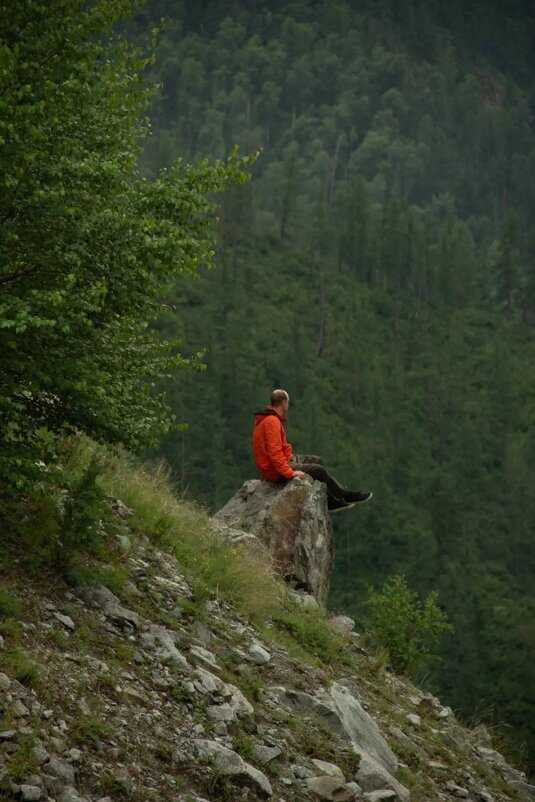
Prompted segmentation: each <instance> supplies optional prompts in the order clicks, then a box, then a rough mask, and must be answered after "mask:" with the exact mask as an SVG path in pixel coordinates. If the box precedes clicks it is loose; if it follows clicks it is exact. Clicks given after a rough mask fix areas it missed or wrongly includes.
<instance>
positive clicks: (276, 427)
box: [251, 390, 372, 512]
mask: <svg viewBox="0 0 535 802" xmlns="http://www.w3.org/2000/svg"><path fill="white" fill-rule="evenodd" d="M289 407H290V396H289V395H288V393H287V392H286V390H273V392H272V393H271V403H270V405H269V406H268V407H267V408H266V409H265V410H263V412H255V427H254V430H253V434H252V438H251V439H252V444H253V452H254V459H255V462H256V466H257V468H258V470H259V471H260V475H261V477H262V479H266V480H267V481H268V482H286V481H289V480H290V479H293V478H294V477H295V476H299V477H301V478H302V479H303V478H304V477H305V474H308V475H309V476H312V477H313V478H314V479H318V481H320V482H323V483H324V484H326V485H327V502H328V507H329V510H330V511H331V512H336V511H338V510H347V509H349V508H350V507H354V506H355V504H363V503H364V502H365V501H368V500H369V499H370V498H371V497H372V494H371V493H368V492H365V491H362V490H346V489H345V488H344V487H342V485H341V484H340V483H339V482H337V481H336V479H335V478H334V477H333V476H331V474H330V473H329V472H328V470H327V468H326V467H325V464H324V462H323V460H322V459H321V457H317V456H315V455H312V454H294V453H293V449H292V446H291V445H290V443H289V442H288V441H287V440H286V432H285V431H284V423H285V422H286V418H285V415H286V413H287V412H288V409H289Z"/></svg>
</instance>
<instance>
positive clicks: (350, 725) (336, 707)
mask: <svg viewBox="0 0 535 802" xmlns="http://www.w3.org/2000/svg"><path fill="white" fill-rule="evenodd" d="M275 693H276V696H277V698H278V701H279V703H280V704H283V705H285V706H286V707H293V708H297V709H298V710H299V711H300V712H303V713H305V714H307V715H315V716H319V717H320V718H321V720H322V721H323V723H324V724H325V726H326V727H328V728H329V729H330V730H331V731H332V732H334V733H336V734H338V735H342V736H344V737H346V738H348V739H349V740H350V741H351V742H352V743H353V745H354V746H355V747H356V749H357V751H358V752H360V753H365V754H369V755H371V757H373V758H374V759H375V760H376V761H377V762H378V763H380V764H381V765H382V766H384V768H385V769H386V770H387V771H388V772H389V773H390V774H393V773H394V772H395V771H396V769H397V758H396V756H395V754H394V753H393V751H392V750H391V749H390V747H389V746H388V744H387V742H386V741H385V739H384V738H383V736H382V735H381V732H380V730H379V727H378V726H377V724H376V723H375V721H374V720H373V718H372V717H371V716H370V715H369V713H366V711H365V710H364V708H363V707H362V705H361V704H360V702H359V701H358V700H357V699H356V698H355V697H354V696H353V694H352V693H351V691H350V690H349V689H348V688H345V687H344V686H343V685H341V684H340V683H337V682H335V683H333V684H332V685H331V687H330V688H329V689H328V690H327V691H324V692H323V693H321V695H320V694H318V696H310V694H307V693H303V692H302V691H294V690H286V688H277V689H275ZM370 790H375V789H370Z"/></svg>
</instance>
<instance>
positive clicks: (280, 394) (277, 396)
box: [270, 390, 290, 407]
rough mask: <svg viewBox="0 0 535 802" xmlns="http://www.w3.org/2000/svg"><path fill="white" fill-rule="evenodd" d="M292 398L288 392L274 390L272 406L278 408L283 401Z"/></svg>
mask: <svg viewBox="0 0 535 802" xmlns="http://www.w3.org/2000/svg"><path fill="white" fill-rule="evenodd" d="M289 399H290V396H289V395H288V393H287V392H286V390H273V392H272V393H271V401H270V403H271V406H272V407H278V406H280V405H281V404H282V402H283V401H288V400H289Z"/></svg>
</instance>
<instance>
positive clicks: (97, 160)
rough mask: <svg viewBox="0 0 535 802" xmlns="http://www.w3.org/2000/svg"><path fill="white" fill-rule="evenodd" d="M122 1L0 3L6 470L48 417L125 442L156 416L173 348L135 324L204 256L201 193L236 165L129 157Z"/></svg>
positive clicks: (139, 65)
mask: <svg viewBox="0 0 535 802" xmlns="http://www.w3.org/2000/svg"><path fill="white" fill-rule="evenodd" d="M132 9H133V2H132V0H92V2H90V3H87V2H85V1H84V0H54V2H53V3H52V4H51V3H44V2H39V1H38V0H36V1H35V2H32V1H31V0H24V2H21V3H7V2H6V3H1V4H0V20H1V21H0V26H1V43H0V289H1V295H0V336H1V348H0V426H1V429H2V434H1V441H2V451H1V453H0V471H1V474H2V477H3V479H4V481H6V480H7V481H8V482H9V481H11V482H13V483H14V484H15V485H21V484H23V483H24V481H25V479H24V477H30V476H31V475H32V474H36V473H39V470H40V469H39V465H38V463H39V461H42V460H43V459H44V458H46V454H47V451H48V450H50V449H51V448H52V445H53V437H54V435H56V434H58V433H61V432H65V431H69V430H70V431H72V430H82V431H85V432H86V433H88V434H90V435H91V436H93V437H95V438H97V439H99V440H102V441H110V442H122V443H124V444H125V445H127V446H128V447H138V446H139V445H140V444H141V443H144V442H147V441H150V440H151V439H153V438H154V435H155V433H156V432H159V431H162V430H165V429H167V428H168V427H169V425H170V422H171V415H170V413H169V410H168V409H167V407H166V405H165V403H164V401H163V398H162V397H161V396H160V395H158V393H155V392H154V386H155V383H156V382H157V381H158V380H160V379H161V378H163V377H164V376H166V377H169V376H170V374H171V373H172V372H173V371H174V369H175V368H176V367H179V366H183V365H184V364H185V363H186V361H187V360H186V359H185V358H184V357H183V356H181V355H180V353H178V352H177V351H176V348H173V346H172V345H170V344H169V343H166V344H164V343H163V342H162V341H161V340H160V339H159V338H158V336H157V335H156V334H155V333H153V332H152V331H151V330H150V329H149V328H148V325H149V323H150V321H151V320H153V319H154V318H155V317H156V315H157V314H158V312H159V310H160V301H161V299H162V298H163V296H164V294H165V291H166V289H167V288H168V286H169V284H170V283H171V281H172V280H173V279H175V278H176V277H177V276H181V275H187V276H193V275H194V274H195V272H196V271H197V269H198V267H199V266H200V265H201V264H205V263H207V262H209V261H210V260H211V258H212V256H213V250H212V247H213V246H212V234H211V227H210V226H211V218H212V217H213V214H214V205H213V201H212V196H213V193H215V192H219V191H221V190H224V189H226V188H227V187H228V186H230V185H231V184H233V183H242V182H243V181H244V180H246V177H247V175H246V172H245V170H244V167H245V166H246V162H247V160H245V159H238V158H237V157H231V158H230V159H229V160H228V161H227V162H225V163H221V162H218V163H215V164H213V165H210V164H208V163H207V162H201V163H199V164H197V165H196V166H194V167H191V166H188V165H185V164H183V163H182V162H181V161H177V162H175V163H174V164H173V166H172V167H171V168H170V169H168V170H163V171H161V172H160V174H159V175H157V176H156V178H155V179H154V180H152V181H148V180H146V179H145V178H144V177H143V175H142V174H141V173H140V171H139V170H138V167H137V159H138V156H139V153H140V149H141V143H142V140H143V138H144V137H145V136H146V135H147V134H148V132H149V131H148V123H147V121H146V119H144V118H143V114H144V113H145V112H146V110H147V106H148V103H149V101H150V98H151V96H152V94H153V89H152V88H151V86H149V85H147V84H146V83H145V82H144V80H143V77H142V73H143V71H144V70H145V68H146V67H147V65H148V63H149V61H150V58H147V57H146V56H144V55H143V54H142V52H141V51H140V50H138V49H136V48H134V47H132V46H131V45H129V44H128V43H127V42H126V41H125V40H124V38H123V37H122V36H121V35H119V34H117V33H115V32H114V25H115V23H117V21H118V20H120V19H121V18H122V17H124V16H125V15H127V14H129V13H130V12H131V11H132ZM193 359H194V357H193ZM190 361H191V360H190Z"/></svg>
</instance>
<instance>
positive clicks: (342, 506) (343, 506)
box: [328, 500, 356, 512]
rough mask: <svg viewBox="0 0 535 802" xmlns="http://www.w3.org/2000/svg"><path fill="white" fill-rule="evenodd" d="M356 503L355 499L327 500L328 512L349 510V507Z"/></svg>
mask: <svg viewBox="0 0 535 802" xmlns="http://www.w3.org/2000/svg"><path fill="white" fill-rule="evenodd" d="M355 504H356V502H355V501H334V500H333V501H329V504H328V508H329V512H340V510H350V509H351V507H354V506H355Z"/></svg>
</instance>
